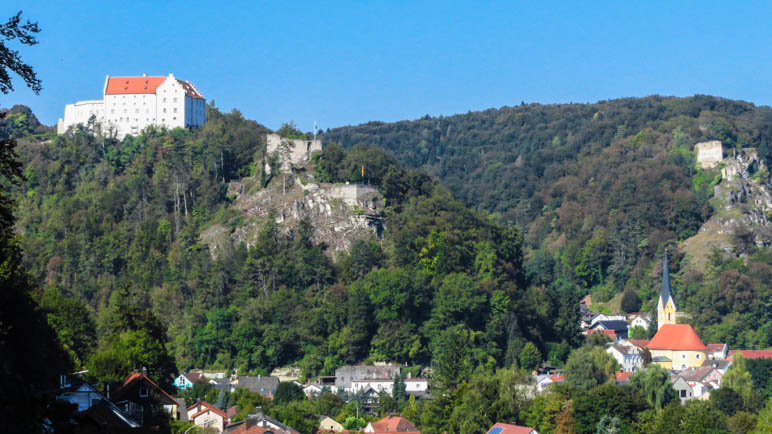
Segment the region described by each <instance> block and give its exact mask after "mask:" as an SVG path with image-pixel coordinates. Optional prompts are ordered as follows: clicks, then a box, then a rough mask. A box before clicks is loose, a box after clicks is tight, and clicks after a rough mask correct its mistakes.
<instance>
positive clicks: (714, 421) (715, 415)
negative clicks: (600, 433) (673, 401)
mask: <svg viewBox="0 0 772 434" xmlns="http://www.w3.org/2000/svg"><path fill="white" fill-rule="evenodd" d="M726 422H727V417H726V415H725V414H724V413H722V412H721V411H720V410H718V409H717V408H715V407H714V406H713V404H712V403H711V402H710V401H698V400H691V401H688V402H687V403H686V405H685V406H684V416H683V420H682V421H681V425H680V428H681V431H682V432H688V433H694V434H701V433H725V432H728V431H727V426H726Z"/></svg>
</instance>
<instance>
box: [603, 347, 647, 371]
mask: <svg viewBox="0 0 772 434" xmlns="http://www.w3.org/2000/svg"><path fill="white" fill-rule="evenodd" d="M606 352H607V353H609V354H611V357H613V358H614V359H615V360H616V361H617V363H619V364H620V365H621V366H622V372H630V371H635V370H638V369H641V368H642V367H643V358H642V357H641V355H640V352H639V351H638V349H637V348H636V347H634V346H623V345H613V346H610V347H608V348H606Z"/></svg>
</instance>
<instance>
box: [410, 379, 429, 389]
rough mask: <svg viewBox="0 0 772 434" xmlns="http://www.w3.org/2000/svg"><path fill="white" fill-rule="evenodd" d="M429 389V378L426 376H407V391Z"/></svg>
mask: <svg viewBox="0 0 772 434" xmlns="http://www.w3.org/2000/svg"><path fill="white" fill-rule="evenodd" d="M428 391H429V380H427V379H426V378H405V392H407V393H426V392H428Z"/></svg>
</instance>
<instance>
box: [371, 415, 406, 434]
mask: <svg viewBox="0 0 772 434" xmlns="http://www.w3.org/2000/svg"><path fill="white" fill-rule="evenodd" d="M370 426H372V428H373V432H410V431H415V430H416V428H415V425H413V422H410V421H409V420H407V419H405V418H404V417H400V416H387V417H384V418H383V419H381V420H379V421H376V422H370Z"/></svg>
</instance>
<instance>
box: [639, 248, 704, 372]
mask: <svg viewBox="0 0 772 434" xmlns="http://www.w3.org/2000/svg"><path fill="white" fill-rule="evenodd" d="M677 318H678V309H677V308H676V304H675V300H674V299H673V293H672V287H671V286H670V272H669V271H668V262H667V254H666V255H665V261H664V265H663V270H662V289H661V290H660V293H659V301H658V302H657V323H658V324H657V325H658V329H657V334H655V335H654V337H653V338H652V339H651V341H650V342H649V343H648V345H646V348H648V349H649V351H650V352H651V361H652V363H656V364H658V365H660V366H662V367H663V368H665V369H675V370H683V369H687V368H696V367H700V366H702V364H703V363H705V359H707V355H708V347H707V346H706V345H705V344H704V343H702V341H701V340H700V338H699V336H697V333H696V332H695V331H694V329H693V328H692V326H691V325H689V324H678V323H677Z"/></svg>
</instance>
